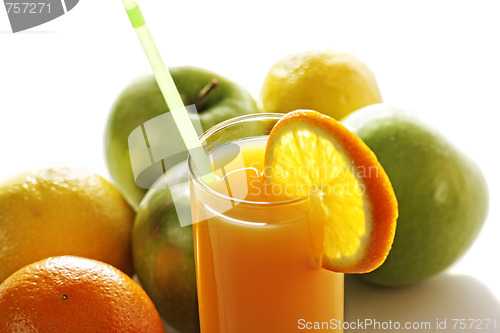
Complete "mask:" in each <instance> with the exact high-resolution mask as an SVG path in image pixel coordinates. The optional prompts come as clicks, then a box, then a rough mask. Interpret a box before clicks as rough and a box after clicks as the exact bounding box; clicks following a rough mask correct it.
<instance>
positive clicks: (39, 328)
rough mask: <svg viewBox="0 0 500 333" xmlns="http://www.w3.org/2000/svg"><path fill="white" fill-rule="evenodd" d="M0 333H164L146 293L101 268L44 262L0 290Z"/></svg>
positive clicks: (66, 259) (78, 261)
mask: <svg viewBox="0 0 500 333" xmlns="http://www.w3.org/2000/svg"><path fill="white" fill-rule="evenodd" d="M0 332H1V333H4V332H5V333H7V332H9V333H11V332H12V333H13V332H38V333H45V332H47V333H49V332H50V333H57V332H72V333H78V332H82V333H83V332H84V333H88V332H109V333H112V332H120V333H127V332H131V333H141V332H152V333H154V332H164V328H163V323H162V321H161V318H160V315H159V314H158V312H157V311H156V308H155V307H154V305H153V303H152V302H151V300H150V299H149V297H148V296H147V294H146V292H145V291H144V290H143V289H141V287H140V286H139V285H138V284H137V283H135V282H134V281H133V280H132V279H131V278H130V277H128V276H127V275H126V274H125V273H123V272H121V271H120V270H118V269H116V268H115V267H113V266H111V265H108V264H106V263H103V262H100V261H97V260H91V259H85V258H79V257H73V256H61V257H50V258H47V259H44V260H41V261H38V262H35V263H33V264H30V265H28V266H25V267H23V268H21V269H20V270H18V271H17V272H15V273H14V274H12V275H11V276H10V277H8V278H7V279H6V280H5V281H4V282H3V283H2V284H1V285H0Z"/></svg>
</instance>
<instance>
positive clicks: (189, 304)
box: [132, 163, 200, 333]
mask: <svg viewBox="0 0 500 333" xmlns="http://www.w3.org/2000/svg"><path fill="white" fill-rule="evenodd" d="M167 179H168V183H170V184H172V183H171V181H175V182H177V181H184V182H185V183H184V185H185V189H184V190H181V191H179V192H176V193H177V194H176V195H177V196H178V200H179V201H176V203H177V205H182V206H183V208H184V209H190V197H189V185H188V183H187V180H188V176H187V164H186V163H184V164H183V165H180V166H179V167H178V168H176V167H174V168H172V169H170V170H169V171H167V173H166V174H165V175H163V176H161V177H160V178H159V179H158V180H157V181H156V182H155V183H154V184H153V188H152V189H150V190H149V191H148V193H147V194H146V196H145V197H144V199H143V200H142V202H141V204H140V205H139V210H138V212H137V216H136V219H135V222H134V227H133V229H132V254H133V260H134V267H135V271H136V274H137V276H138V278H139V281H140V282H141V285H142V287H143V288H144V290H145V291H146V292H147V293H148V295H149V297H150V298H151V300H152V301H153V303H154V304H155V306H156V308H157V309H158V312H159V313H160V315H161V316H162V318H163V319H164V320H165V321H167V322H168V323H169V324H170V325H171V326H172V327H174V328H176V329H177V330H178V331H179V332H183V333H198V332H199V331H200V328H199V318H198V303H197V294H196V276H195V263H194V247H193V229H192V226H191V225H189V226H184V227H181V226H180V224H179V219H178V216H177V211H176V209H175V207H174V202H173V200H172V196H171V193H170V191H169V189H168V188H167ZM177 208H179V207H177ZM181 209H182V207H181Z"/></svg>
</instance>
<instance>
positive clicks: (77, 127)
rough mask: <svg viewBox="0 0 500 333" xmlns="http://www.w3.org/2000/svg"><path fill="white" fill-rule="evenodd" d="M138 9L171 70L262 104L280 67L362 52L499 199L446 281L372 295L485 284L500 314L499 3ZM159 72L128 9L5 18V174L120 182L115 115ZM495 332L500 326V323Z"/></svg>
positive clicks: (389, 88)
mask: <svg viewBox="0 0 500 333" xmlns="http://www.w3.org/2000/svg"><path fill="white" fill-rule="evenodd" d="M139 5H140V6H141V9H142V11H143V14H144V16H145V18H146V22H147V23H148V26H149V28H150V30H151V32H152V34H153V37H154V38H155V40H156V42H157V44H158V47H159V50H160V52H161V54H162V56H163V57H164V60H165V62H166V64H167V65H169V66H177V65H194V66H199V67H205V68H207V69H210V70H212V71H215V72H218V73H220V74H222V75H225V76H227V77H229V78H231V79H233V80H234V81H237V82H238V83H240V84H242V85H243V86H245V87H247V88H248V89H249V91H250V92H251V93H252V94H253V95H254V97H256V98H258V97H259V92H260V87H261V84H262V81H263V79H264V76H265V75H266V73H267V70H268V69H269V67H270V66H271V65H272V64H273V63H274V62H275V61H276V60H277V59H279V58H280V57H282V56H284V55H286V54H288V53H291V52H298V51H304V50H308V49H311V48H337V49H343V50H347V51H350V52H352V53H354V54H356V55H357V56H358V57H359V58H360V59H361V60H362V61H364V62H365V63H366V64H367V65H368V66H369V67H370V68H371V69H372V71H373V72H374V74H375V76H376V78H377V80H378V83H379V87H380V89H381V91H382V94H383V98H384V101H385V102H387V103H390V104H398V105H401V106H405V107H407V108H409V109H411V110H413V111H415V112H416V113H417V114H419V115H420V116H421V118H422V119H423V120H425V121H427V122H428V123H430V124H431V125H433V126H434V127H436V128H438V129H439V130H440V131H441V132H443V133H444V134H445V135H446V136H448V138H449V139H450V140H452V141H453V142H454V143H455V144H456V145H457V146H458V147H460V148H461V149H462V150H463V151H464V152H466V153H467V154H468V155H469V156H470V157H471V158H472V159H474V160H475V161H476V162H477V164H478V165H479V166H480V167H481V168H482V170H483V172H484V174H485V176H486V178H487V181H488V184H489V189H490V213H489V217H488V220H487V221H486V224H485V226H484V228H483V231H482V233H481V235H480V237H479V239H478V240H477V242H476V243H475V244H474V246H473V247H472V248H471V249H470V251H468V253H467V254H466V255H465V256H464V257H463V258H462V259H461V260H460V261H459V262H458V263H457V264H455V265H454V266H453V267H452V268H450V269H449V270H448V271H447V272H446V273H445V274H443V275H441V276H439V277H437V278H436V279H434V280H432V281H430V282H428V283H426V284H424V285H423V286H417V287H414V288H413V289H412V288H409V289H404V290H399V291H398V290H396V291H390V292H384V293H382V294H380V291H377V290H376V291H374V290H371V291H363V293H365V294H367V295H368V294H370V292H374V293H375V294H376V295H375V299H376V297H379V296H380V295H382V297H386V296H387V295H396V296H394V297H396V300H397V297H400V296H401V295H406V294H405V293H409V292H410V293H411V292H412V291H411V290H413V291H414V292H415V294H418V295H425V294H426V293H427V294H429V295H430V296H429V297H431V298H428V299H425V298H424V299H423V300H422V302H423V303H424V304H427V305H429V306H430V304H435V301H436V295H435V293H432V292H429V290H432V288H434V287H435V288H436V290H437V291H438V292H437V293H438V297H439V298H441V296H443V297H444V296H445V295H444V294H439V290H443V288H442V287H444V286H447V287H449V286H450V285H452V284H453V283H452V282H453V281H455V282H457V281H459V282H460V283H458V285H459V286H458V287H457V288H456V289H452V290H451V291H450V294H457V293H461V292H463V291H464V290H476V289H474V288H477V290H481V292H479V291H478V292H477V293H476V292H473V293H472V294H474V295H475V297H476V298H475V301H476V302H478V304H489V305H491V306H493V308H494V309H496V310H495V311H496V313H497V315H498V312H499V310H498V309H499V306H498V300H499V299H500V282H499V281H500V274H499V273H498V271H499V270H498V268H497V266H498V254H499V252H500V251H499V250H500V245H499V244H500V242H499V237H500V227H499V219H500V213H499V209H498V206H499V205H498V204H499V203H500V193H499V187H500V180H499V176H498V167H499V161H500V158H499V157H498V156H499V155H498V151H499V148H498V145H499V143H500V140H499V139H500V134H499V132H500V131H499V126H498V114H499V111H500V98H499V97H500V61H499V59H500V48H499V41H500V19H499V17H500V16H499V14H500V3H499V2H497V1H466V2H464V1H313V0H309V1H296V2H294V1H271V0H267V1H261V0H257V1H251V2H250V1H245V2H243V1H220V0H211V1H194V0H182V1H153V0H143V1H140V2H139ZM0 6H1V5H0ZM149 71H150V68H149V64H148V62H147V60H146V57H145V55H144V54H143V51H142V49H141V47H140V44H139V41H138V39H137V37H136V35H135V33H134V31H133V29H132V27H131V25H130V23H129V21H128V18H127V15H126V14H125V11H124V9H123V6H122V3H121V1H119V0H115V1H102V0H81V1H80V3H79V4H78V5H77V6H76V7H75V8H74V9H73V10H71V11H70V12H68V14H66V15H64V16H62V17H60V18H58V19H56V20H54V21H51V22H49V23H46V24H44V25H41V26H39V27H35V28H33V29H30V30H28V31H25V32H21V33H16V34H13V33H12V32H11V30H10V26H9V23H8V19H7V15H6V11H5V10H3V8H0V126H1V130H0V178H5V177H7V176H10V175H12V174H14V173H16V172H18V171H20V170H24V169H29V168H33V167H37V166H47V165H50V164H54V163H73V164H80V165H84V166H87V167H89V168H91V169H92V170H95V171H96V172H98V173H100V174H102V175H103V176H105V177H107V178H109V175H108V172H107V169H106V166H105V163H104V157H103V156H104V153H103V133H104V126H105V123H106V119H107V115H108V112H109V110H110V108H111V106H112V104H113V102H114V100H115V98H116V97H117V96H118V94H119V93H120V91H121V90H122V89H123V88H124V87H125V86H126V85H127V84H128V83H129V82H130V81H131V80H132V79H133V78H135V77H136V76H138V75H140V74H142V73H145V72H149ZM432 286H434V287H432ZM436 286H437V287H436ZM360 288H363V287H360ZM415 288H416V289H415ZM419 288H420V289H419ZM468 288H469V289H468ZM471 288H472V289H471ZM444 289H446V288H444ZM356 295H357V296H356V297H358V298H359V297H361V299H360V302H361V303H363V302H364V303H366V304H369V303H367V302H365V300H363V299H362V295H361V296H360V294H356ZM348 297H350V296H349V289H348V291H347V292H346V298H348ZM405 297H406V296H405ZM432 297H434V298H432ZM470 297H474V296H470ZM353 298H355V297H354V296H353ZM483 298H484V300H485V302H486V303H484V302H482V300H483ZM473 300H474V299H473ZM467 302H468V301H467V300H463V303H464V305H465V303H467ZM469 302H470V298H469ZM488 302H491V303H488ZM361 303H359V304H361ZM451 303H455V304H456V300H450V304H451ZM359 304H358V303H355V306H354V308H355V309H352V307H351V308H350V307H349V300H346V306H347V309H346V310H348V311H361V310H359V309H361V308H362V306H358V305H359ZM445 306H446V305H445ZM450 306H451V305H450ZM376 307H377V306H374V307H373V308H372V310H374V309H375V308H376ZM399 308H400V307H399ZM431 308H432V307H431ZM490 308H491V307H490ZM461 309H462V311H465V312H464V313H465V314H467V311H468V310H469V308H468V307H462V308H461ZM392 310H393V311H395V312H394V316H396V312H397V309H392ZM367 311H368V310H367ZM374 311H375V310H374ZM452 312H453V311H450V313H452ZM431 313H432V312H431ZM364 314H366V313H362V312H359V313H357V317H359V316H363V315H364ZM469 315H471V314H469ZM354 317H356V316H354ZM354 317H353V318H354ZM429 319H430V318H429ZM497 325H498V326H499V329H500V320H498V323H497Z"/></svg>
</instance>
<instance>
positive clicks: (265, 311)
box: [189, 113, 344, 333]
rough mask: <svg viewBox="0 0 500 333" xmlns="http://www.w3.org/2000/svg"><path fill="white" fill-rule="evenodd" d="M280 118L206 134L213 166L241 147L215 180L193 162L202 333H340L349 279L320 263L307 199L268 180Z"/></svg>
mask: <svg viewBox="0 0 500 333" xmlns="http://www.w3.org/2000/svg"><path fill="white" fill-rule="evenodd" d="M282 116H283V115H282V114H265V113H263V114H254V115H246V116H241V117H237V118H233V119H231V120H228V121H226V122H223V123H220V124H218V125H216V126H215V127H212V128H211V129H210V130H208V131H207V132H205V134H203V135H202V137H201V138H200V139H201V142H202V144H203V145H205V147H206V149H207V151H208V154H209V156H210V157H211V159H212V161H213V162H214V163H217V160H221V163H223V164H226V161H227V160H233V159H234V152H235V150H234V147H235V146H236V147H238V149H237V151H238V154H239V158H240V163H236V164H233V166H232V165H231V164H226V168H225V169H224V170H223V176H222V177H219V178H218V181H216V182H213V181H211V182H206V181H204V178H202V177H200V175H199V174H197V171H196V168H195V166H194V165H193V164H192V161H191V160H189V173H190V178H191V182H190V186H191V210H192V218H193V222H194V224H193V232H194V243H195V254H196V277H197V285H198V304H199V311H200V325H201V332H202V333H246V332H252V333H255V332H259V333H266V332H272V333H279V332H287V333H290V332H303V331H304V330H309V329H313V330H314V332H341V331H342V329H341V326H342V320H343V297H344V277H343V274H341V273H335V272H331V271H328V270H325V269H322V268H320V267H319V266H318V264H317V263H316V260H315V259H314V255H313V250H312V244H311V238H310V230H309V227H308V225H309V224H308V218H309V217H308V209H307V206H308V198H299V199H294V200H290V199H287V196H286V193H285V192H286V190H287V189H286V188H277V187H272V186H269V185H268V184H266V182H265V181H264V177H263V175H264V174H265V172H266V170H265V167H264V151H265V147H266V142H267V138H268V135H269V132H270V131H271V129H272V128H273V126H274V125H275V124H276V122H277V121H278V120H279V119H280V118H281V117H282ZM224 160H226V161H224ZM228 183H229V184H232V185H231V186H230V187H228V186H227V184H228ZM233 193H237V194H238V195H233ZM242 193H243V194H244V195H243V196H242V195H241V194H242Z"/></svg>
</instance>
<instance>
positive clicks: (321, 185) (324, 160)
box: [265, 110, 398, 273]
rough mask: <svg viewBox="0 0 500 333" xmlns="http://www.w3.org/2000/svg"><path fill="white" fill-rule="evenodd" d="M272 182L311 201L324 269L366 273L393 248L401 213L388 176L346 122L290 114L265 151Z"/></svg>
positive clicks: (316, 246) (310, 114)
mask: <svg viewBox="0 0 500 333" xmlns="http://www.w3.org/2000/svg"><path fill="white" fill-rule="evenodd" d="M265 166H266V173H265V177H266V181H267V182H268V183H270V184H272V185H273V186H282V187H283V188H284V191H282V192H283V193H286V195H287V196H288V197H290V198H302V197H306V198H308V209H309V217H308V218H309V230H310V231H311V233H310V235H311V240H312V248H313V252H314V255H315V257H316V259H317V260H318V263H319V265H320V266H321V267H323V268H325V269H328V270H332V271H335V272H342V273H366V272H370V271H372V270H374V269H375V268H377V267H379V266H380V265H381V264H382V263H383V262H384V261H385V258H386V257H387V255H388V254H389V251H390V249H391V246H392V242H393V240H394V234H395V230H396V220H397V217H398V209H397V201H396V196H395V194H394V190H393V188H392V185H391V182H390V180H389V177H388V176H387V174H386V173H385V171H384V169H383V168H382V166H381V165H380V163H379V162H378V160H377V157H376V156H375V154H374V153H373V152H372V151H371V150H370V148H368V146H367V145H366V144H365V143H364V142H363V141H362V140H361V139H360V138H359V137H358V136H357V135H356V134H354V133H352V132H350V131H349V130H348V129H346V128H345V127H344V126H343V125H342V124H340V123H339V122H337V121H336V120H334V119H333V118H330V117H328V116H325V115H323V114H320V113H318V112H316V111H308V110H297V111H293V112H290V113H288V114H286V115H285V116H284V117H283V118H282V119H281V120H280V121H279V122H278V123H277V124H276V125H275V126H274V128H273V129H272V131H271V133H270V135H269V139H268V142H267V146H266V152H265Z"/></svg>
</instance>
